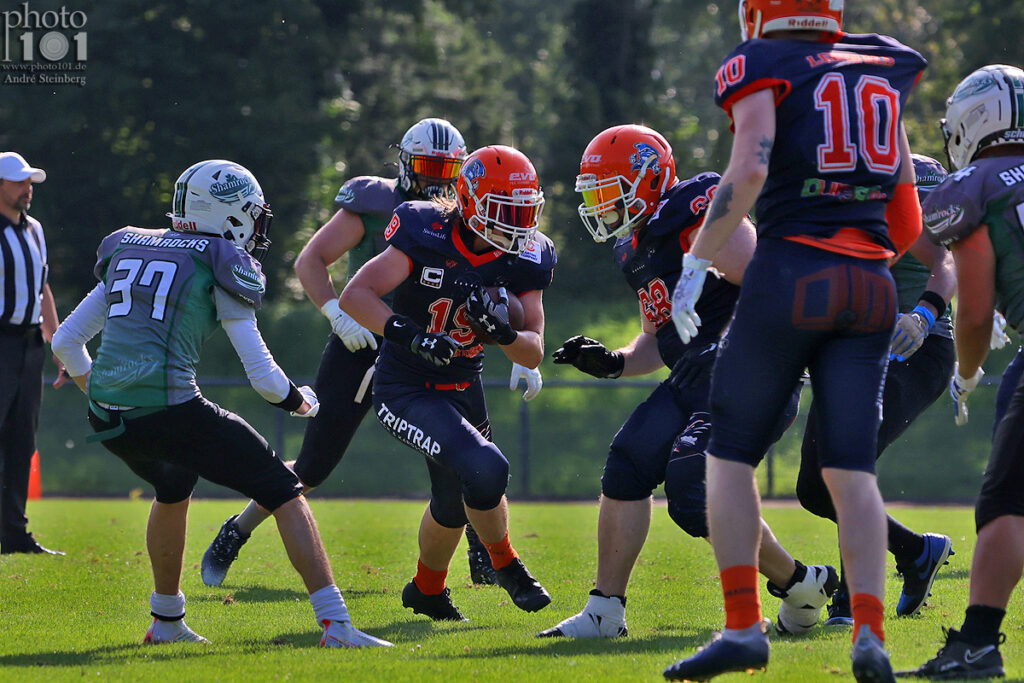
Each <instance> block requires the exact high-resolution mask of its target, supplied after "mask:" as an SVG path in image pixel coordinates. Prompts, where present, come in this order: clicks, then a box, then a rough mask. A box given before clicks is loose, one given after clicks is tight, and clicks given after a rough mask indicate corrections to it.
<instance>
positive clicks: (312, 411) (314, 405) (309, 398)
mask: <svg viewBox="0 0 1024 683" xmlns="http://www.w3.org/2000/svg"><path fill="white" fill-rule="evenodd" d="M299 393H300V394H302V399H303V400H304V401H305V402H306V403H308V404H309V410H307V411H306V412H304V413H300V412H298V411H295V412H293V413H291V415H293V416H295V417H316V414H317V413H319V412H320V401H318V400H317V398H316V392H315V391H313V387H310V386H306V385H303V386H301V387H299Z"/></svg>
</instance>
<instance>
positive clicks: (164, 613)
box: [149, 591, 185, 619]
mask: <svg viewBox="0 0 1024 683" xmlns="http://www.w3.org/2000/svg"><path fill="white" fill-rule="evenodd" d="M149 608H150V609H151V610H152V611H153V616H155V617H158V618H165V619H180V618H181V617H182V616H184V614H185V594H184V593H182V592H181V591H178V594H177V595H164V594H163V593H157V592H156V591H153V594H152V595H151V596H149Z"/></svg>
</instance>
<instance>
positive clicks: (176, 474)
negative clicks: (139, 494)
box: [153, 468, 199, 505]
mask: <svg viewBox="0 0 1024 683" xmlns="http://www.w3.org/2000/svg"><path fill="white" fill-rule="evenodd" d="M197 481H199V476H198V475H196V474H195V473H192V472H188V471H186V470H183V469H179V468H175V469H174V470H173V471H171V472H168V473H167V474H165V475H164V476H162V477H161V478H160V480H159V482H154V483H153V486H154V487H155V488H156V500H157V502H158V503H165V504H167V505H173V504H174V503H180V502H181V501H183V500H185V499H186V498H188V497H189V496H191V495H192V489H193V488H195V485H196V482H197Z"/></svg>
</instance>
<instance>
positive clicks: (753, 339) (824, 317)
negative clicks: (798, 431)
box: [708, 238, 896, 472]
mask: <svg viewBox="0 0 1024 683" xmlns="http://www.w3.org/2000/svg"><path fill="white" fill-rule="evenodd" d="M895 320H896V290H895V285H894V283H893V279H892V275H891V274H890V273H889V269H888V268H887V267H886V263H885V261H883V260H878V261H873V260H865V259H857V258H853V257H849V256H844V255H842V254H836V253H832V252H828V251H823V250H821V249H816V248H814V247H810V246H806V245H803V244H799V243H796V242H792V241H788V240H780V239H772V238H760V239H759V240H758V243H757V248H756V250H755V252H754V258H753V259H752V260H751V262H750V265H749V266H748V267H747V271H746V273H745V274H744V277H743V288H742V290H741V291H740V298H739V301H738V302H737V304H736V314H735V317H734V318H733V323H732V326H731V327H730V329H729V331H728V333H727V334H726V337H725V339H724V340H723V344H722V349H721V351H720V352H719V356H718V360H717V362H716V363H715V368H714V373H713V375H712V379H711V418H712V424H713V425H714V428H713V430H712V435H711V443H710V445H709V448H708V451H709V453H711V454H712V455H714V456H715V457H718V458H723V459H726V460H732V461H736V462H742V463H746V464H748V465H751V466H756V465H757V464H758V463H759V462H760V461H761V459H762V458H763V457H764V453H765V451H766V450H767V449H768V446H769V445H770V444H771V442H772V437H773V435H774V433H775V431H776V425H777V424H778V423H779V421H780V419H781V417H782V414H783V411H784V410H785V407H786V405H787V403H788V401H789V397H790V395H791V394H792V392H793V390H794V388H795V387H796V386H797V383H798V382H799V381H800V377H801V375H802V373H803V371H804V368H807V369H808V370H809V371H810V374H811V386H812V389H813V391H814V399H815V401H816V402H817V403H818V406H819V410H820V417H819V418H818V420H817V424H818V427H819V429H818V439H819V441H820V447H819V450H818V452H819V454H820V464H821V466H822V467H836V468H840V469H849V470H860V471H864V472H874V467H875V455H876V453H877V450H876V443H877V438H878V425H879V422H880V420H881V405H880V404H881V398H882V386H883V381H884V379H885V368H886V363H887V361H888V352H889V341H890V338H891V335H892V330H893V325H894V323H895Z"/></svg>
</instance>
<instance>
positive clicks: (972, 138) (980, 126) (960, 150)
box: [939, 64, 1024, 170]
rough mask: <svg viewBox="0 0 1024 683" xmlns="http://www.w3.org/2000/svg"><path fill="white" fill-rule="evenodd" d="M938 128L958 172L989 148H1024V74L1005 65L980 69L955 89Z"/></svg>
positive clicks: (994, 65)
mask: <svg viewBox="0 0 1024 683" xmlns="http://www.w3.org/2000/svg"><path fill="white" fill-rule="evenodd" d="M939 124H940V125H941V126H942V135H943V136H944V137H945V138H946V152H947V153H948V154H949V161H950V164H952V166H953V167H954V168H956V169H958V170H959V169H961V168H963V167H964V166H967V165H968V164H970V163H971V162H972V161H973V160H974V158H975V157H976V156H978V152H980V151H982V150H983V149H986V148H988V147H995V146H996V145H1009V144H1024V71H1021V70H1020V69H1019V68H1017V67H1015V66H1006V65H1005V64H990V65H989V66H983V67H981V68H980V69H978V70H977V71H975V72H974V73H972V74H971V75H970V76H968V77H967V78H965V79H964V80H962V81H960V84H959V85H957V86H956V90H954V91H953V94H952V95H951V96H950V97H949V99H948V100H946V118H944V119H942V121H940V122H939Z"/></svg>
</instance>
